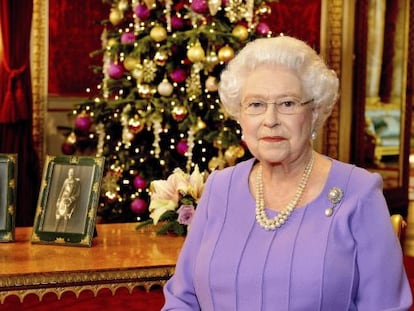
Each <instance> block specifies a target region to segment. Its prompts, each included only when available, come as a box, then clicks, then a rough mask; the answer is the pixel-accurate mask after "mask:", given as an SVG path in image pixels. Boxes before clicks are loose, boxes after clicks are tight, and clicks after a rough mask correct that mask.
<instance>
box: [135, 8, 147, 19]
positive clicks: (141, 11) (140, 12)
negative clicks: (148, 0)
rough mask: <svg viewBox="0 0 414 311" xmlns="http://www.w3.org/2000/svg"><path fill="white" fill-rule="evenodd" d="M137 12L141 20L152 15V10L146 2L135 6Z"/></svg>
mask: <svg viewBox="0 0 414 311" xmlns="http://www.w3.org/2000/svg"><path fill="white" fill-rule="evenodd" d="M135 14H136V15H137V17H138V18H139V19H141V20H146V19H148V17H149V16H150V10H149V9H148V7H147V6H146V5H145V4H138V5H137V6H136V7H135Z"/></svg>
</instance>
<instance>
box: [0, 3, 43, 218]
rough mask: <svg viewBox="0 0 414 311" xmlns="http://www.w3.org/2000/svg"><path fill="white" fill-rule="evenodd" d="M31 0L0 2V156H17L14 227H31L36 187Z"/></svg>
mask: <svg viewBox="0 0 414 311" xmlns="http://www.w3.org/2000/svg"><path fill="white" fill-rule="evenodd" d="M32 12H33V0H0V25H1V37H2V41H3V49H4V50H3V59H1V61H0V153H17V154H18V159H19V160H18V180H17V202H16V203H17V204H16V225H17V226H31V225H32V224H33V220H34V213H35V208H36V202H37V196H38V193H39V186H40V174H39V165H38V157H37V154H36V152H35V149H34V146H33V139H32V119H31V118H32V87H31V76H30V30H31V23H32Z"/></svg>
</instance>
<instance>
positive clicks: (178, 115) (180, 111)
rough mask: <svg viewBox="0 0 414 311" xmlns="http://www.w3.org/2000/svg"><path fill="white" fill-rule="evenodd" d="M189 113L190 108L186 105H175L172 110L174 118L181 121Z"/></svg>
mask: <svg viewBox="0 0 414 311" xmlns="http://www.w3.org/2000/svg"><path fill="white" fill-rule="evenodd" d="M187 114H188V110H187V108H186V107H185V106H181V105H179V106H175V107H174V108H173V109H172V111H171V115H172V117H173V119H174V120H175V121H177V122H181V121H182V120H184V119H185V118H186V117H187Z"/></svg>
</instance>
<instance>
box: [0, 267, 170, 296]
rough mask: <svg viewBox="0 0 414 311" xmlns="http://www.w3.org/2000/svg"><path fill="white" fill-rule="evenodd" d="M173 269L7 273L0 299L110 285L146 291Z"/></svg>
mask: <svg viewBox="0 0 414 311" xmlns="http://www.w3.org/2000/svg"><path fill="white" fill-rule="evenodd" d="M173 273H174V267H173V266H162V267H145V268H132V269H125V270H116V269H114V270H106V271H77V272H50V273H36V274H26V275H10V276H5V277H1V278H0V303H4V301H5V299H6V298H7V297H9V296H11V295H16V296H17V297H18V298H19V299H20V302H23V300H24V298H25V297H26V296H27V295H29V294H35V295H37V296H38V297H39V300H42V298H43V296H44V295H46V294H48V293H54V294H56V296H57V298H58V299H60V298H61V296H62V294H63V293H65V292H73V293H74V294H75V295H76V297H79V295H80V293H81V292H83V291H85V290H90V291H92V292H93V294H94V295H95V296H97V294H98V292H99V291H100V290H101V289H109V290H111V292H112V294H115V292H116V291H117V290H118V289H119V288H127V289H128V291H129V292H130V293H131V292H132V290H133V289H134V288H136V287H142V288H144V289H145V290H146V291H147V292H148V291H150V290H151V289H152V288H153V287H155V286H163V285H164V284H165V282H166V281H167V280H168V279H169V278H170V277H171V276H172V275H173Z"/></svg>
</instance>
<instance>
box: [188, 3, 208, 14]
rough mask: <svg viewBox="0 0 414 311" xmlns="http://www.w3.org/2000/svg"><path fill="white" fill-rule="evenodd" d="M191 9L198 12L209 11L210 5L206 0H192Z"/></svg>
mask: <svg viewBox="0 0 414 311" xmlns="http://www.w3.org/2000/svg"><path fill="white" fill-rule="evenodd" d="M191 9H192V10H193V11H194V12H196V13H200V14H203V13H207V12H208V5H207V1H206V0H193V2H191Z"/></svg>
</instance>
